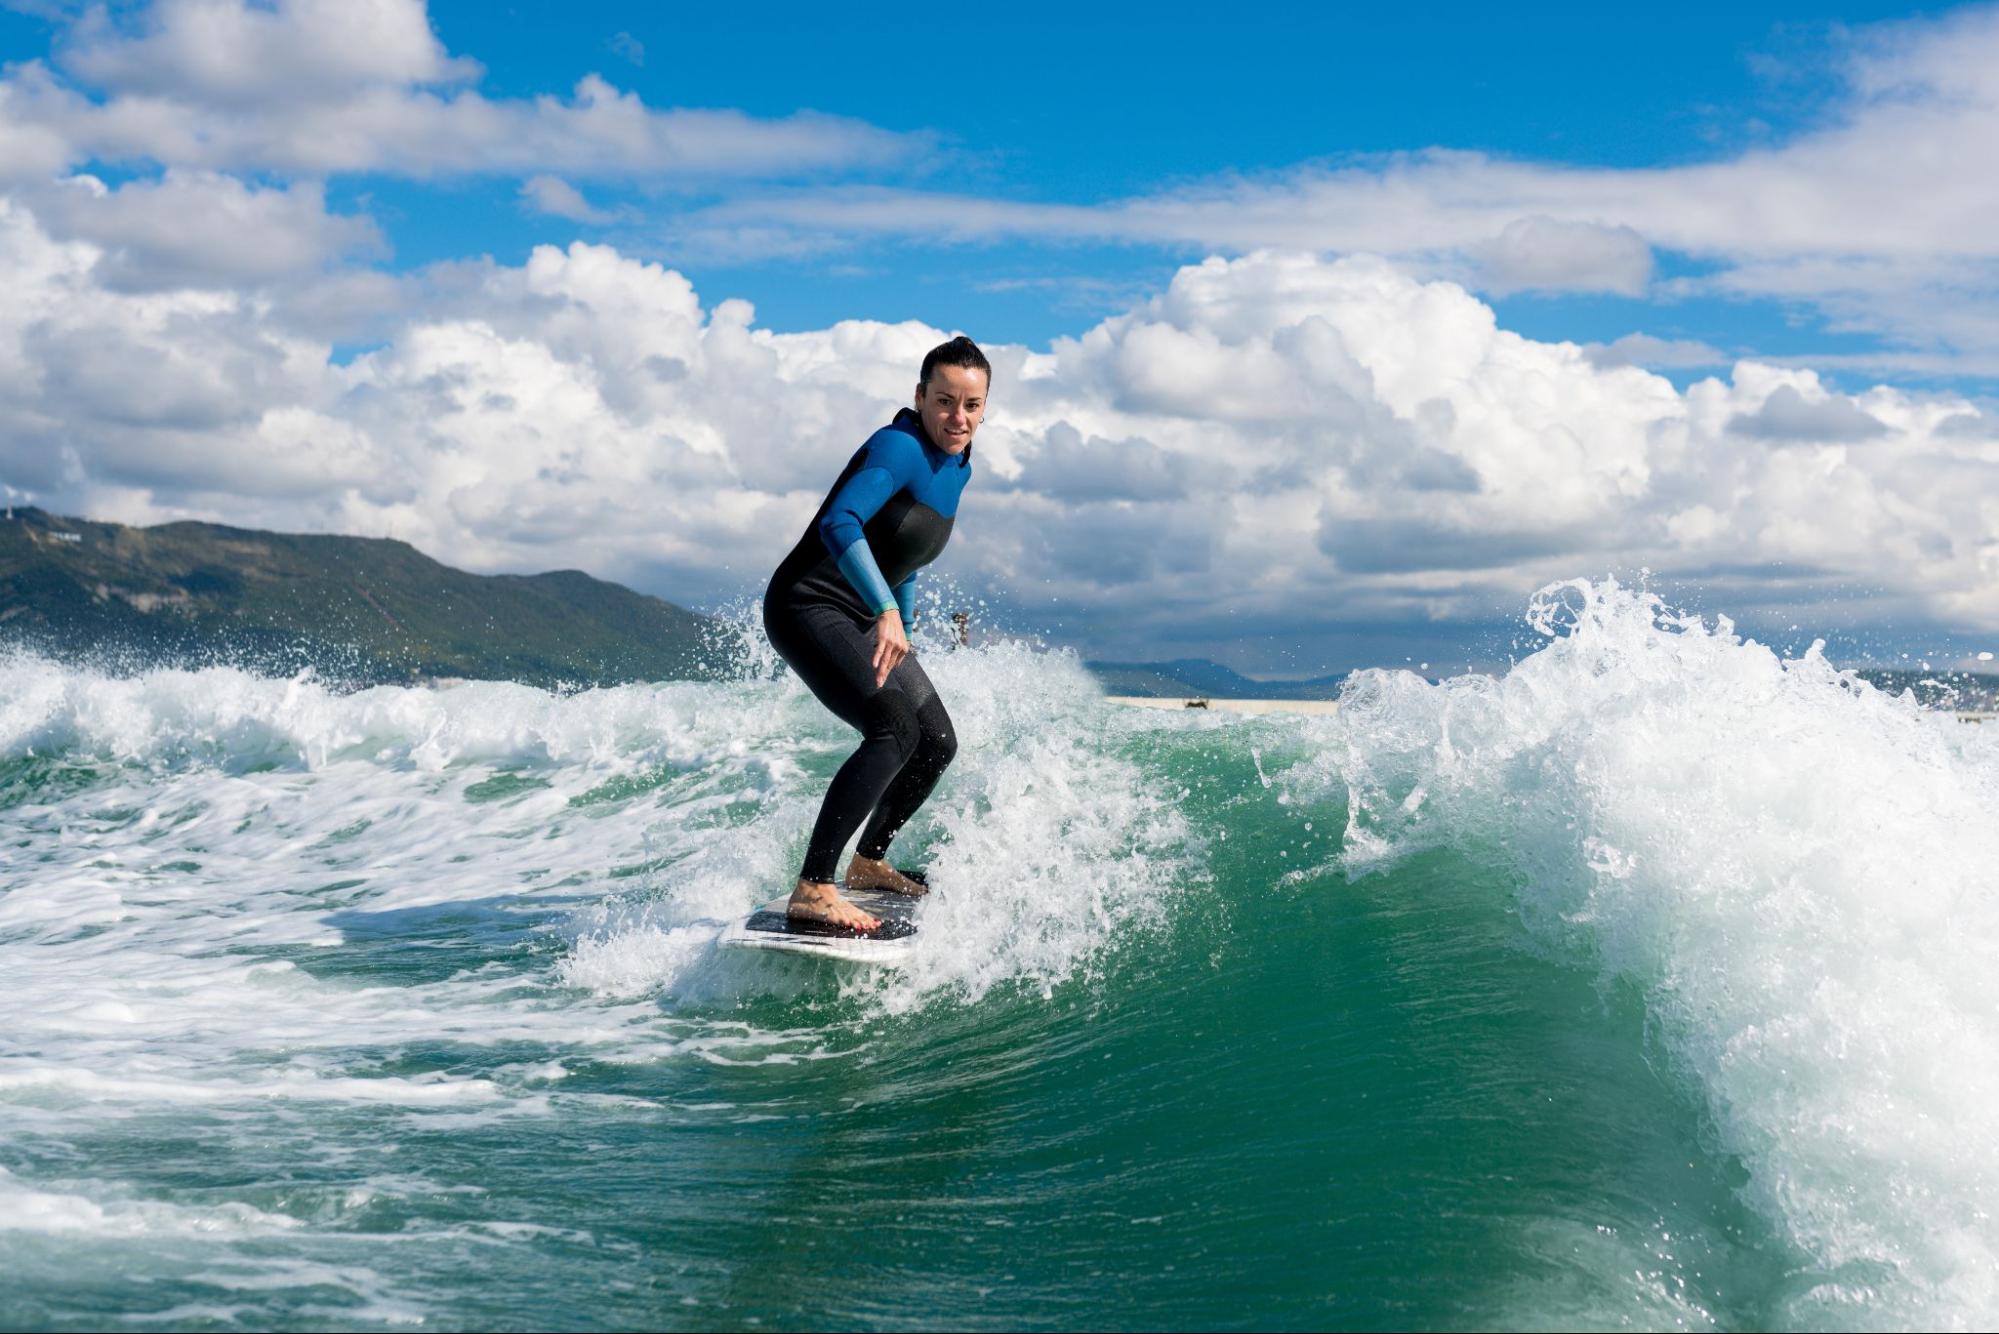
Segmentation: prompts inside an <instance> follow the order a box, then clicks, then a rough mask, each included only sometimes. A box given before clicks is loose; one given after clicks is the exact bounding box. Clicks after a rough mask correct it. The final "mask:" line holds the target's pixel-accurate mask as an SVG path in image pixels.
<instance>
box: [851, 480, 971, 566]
mask: <svg viewBox="0 0 1999 1334" xmlns="http://www.w3.org/2000/svg"><path fill="white" fill-rule="evenodd" d="M954 498H955V497H954ZM953 522H954V519H953V518H952V516H950V515H948V514H939V513H938V512H937V511H936V510H934V509H932V508H931V507H930V506H928V505H926V504H924V503H923V502H922V501H920V500H917V499H915V498H914V497H912V496H910V495H909V493H908V492H902V493H900V494H898V495H894V496H891V497H890V498H889V500H888V503H887V504H885V505H883V506H882V507H881V510H880V511H879V512H878V513H877V514H876V515H875V517H874V518H872V519H869V520H868V521H867V524H866V525H865V526H864V527H863V528H862V530H861V531H862V532H864V533H866V534H867V539H868V547H869V549H870V550H872V551H873V552H874V555H875V560H876V561H878V562H879V563H880V565H881V572H882V577H883V578H885V579H887V580H888V581H889V582H890V583H891V584H899V583H901V582H902V581H903V580H904V579H907V578H908V577H909V576H910V575H912V574H915V573H916V572H917V571H918V570H920V569H922V568H923V567H924V566H926V565H928V564H929V563H930V562H931V561H933V560H936V559H937V557H938V556H940V555H942V554H943V552H944V545H945V543H947V542H949V541H950V540H951V525H952V523H953Z"/></svg>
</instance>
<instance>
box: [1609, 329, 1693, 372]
mask: <svg viewBox="0 0 1999 1334" xmlns="http://www.w3.org/2000/svg"><path fill="white" fill-rule="evenodd" d="M1583 355H1584V356H1586V357H1588V358H1589V359H1590V363H1591V364H1592V365H1595V366H1602V367H1605V368H1609V367H1614V366H1649V367H1653V368H1654V369H1658V370H1689V369H1693V368H1695V367H1699V366H1724V365H1726V364H1728V358H1727V357H1726V356H1724V355H1723V354H1722V352H1721V350H1720V349H1719V348H1716V347H1713V346H1711V345H1710V344H1707V343H1703V342H1701V341H1700V340H1699V339H1695V338H1655V337H1653V336H1652V335H1651V334H1644V333H1629V334H1626V335H1624V337H1622V338H1619V339H1616V340H1615V341H1613V342H1609V343H1585V344H1584V345H1583Z"/></svg>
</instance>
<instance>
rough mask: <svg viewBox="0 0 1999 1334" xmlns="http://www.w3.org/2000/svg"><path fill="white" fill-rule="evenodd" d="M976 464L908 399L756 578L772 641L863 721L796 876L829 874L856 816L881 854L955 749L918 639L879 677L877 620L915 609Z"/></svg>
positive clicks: (867, 845) (826, 695) (834, 706)
mask: <svg viewBox="0 0 1999 1334" xmlns="http://www.w3.org/2000/svg"><path fill="white" fill-rule="evenodd" d="M971 475H972V449H971V446H969V445H968V446H966V447H965V451H964V453H962V454H958V455H951V454H947V453H945V452H944V451H943V450H941V449H939V448H937V446H936V445H934V444H932V443H931V442H930V437H929V435H928V433H926V432H925V431H924V429H923V420H922V418H920V417H918V416H917V415H916V414H915V413H914V412H912V411H910V410H909V409H908V408H904V409H903V410H902V411H900V412H898V413H896V415H895V420H894V421H892V422H890V423H889V424H888V425H887V426H884V427H882V428H881V429H880V430H879V431H876V432H875V433H874V434H873V435H871V436H869V437H868V440H867V443H866V444H864V445H862V446H861V447H860V449H859V450H858V451H857V452H856V453H855V454H854V457H853V458H852V459H851V460H849V462H848V463H847V466H846V469H845V470H844V471H843V472H841V474H840V477H839V480H838V481H836V482H834V483H833V489H832V490H831V491H829V492H828V493H827V495H826V499H825V500H824V501H822V502H821V503H820V506H819V513H818V514H816V515H815V516H813V519H812V523H811V524H810V525H809V526H808V527H807V528H806V530H805V535H804V536H802V537H800V538H799V539H798V545H797V546H795V547H793V548H792V549H791V554H790V555H788V556H786V557H785V558H784V561H783V563H782V564H780V565H779V566H778V567H777V573H775V574H773V575H772V576H771V580H770V587H769V588H768V589H766V590H765V591H764V632H765V633H766V634H768V635H769V636H770V642H771V644H772V645H773V646H774V647H775V648H776V649H777V651H778V653H779V654H781V655H782V656H783V658H784V660H785V661H786V662H787V663H789V664H791V669H792V670H793V671H795V672H797V673H798V676H799V679H800V680H802V681H804V682H805V685H806V688H807V689H809V690H811V691H812V693H813V694H814V695H816V696H818V698H819V702H820V703H822V704H824V705H825V706H826V707H827V708H829V709H831V710H832V711H833V712H834V714H836V715H837V716H838V717H840V718H841V719H842V720H844V721H845V722H846V723H847V724H848V725H849V726H851V727H853V728H854V729H856V730H857V731H859V732H860V734H861V746H860V749H859V750H856V751H855V752H854V753H853V755H852V756H851V757H850V758H849V759H848V760H847V762H846V763H845V764H843V765H841V766H840V771H839V773H837V774H835V775H834V776H833V784H832V786H831V787H829V788H828V789H827V790H826V800H825V802H824V803H822V804H821V806H820V808H819V818H818V820H817V822H815V823H814V825H813V826H812V840H811V842H810V843H808V844H807V845H806V852H805V865H804V869H803V870H801V871H800V873H799V874H800V877H801V878H802V879H805V880H810V881H814V882H818V883H830V882H832V881H833V880H835V879H836V878H837V876H838V873H839V859H840V850H841V849H842V848H844V847H846V845H847V840H848V839H850V838H852V837H853V836H854V831H855V830H856V829H858V828H860V825H861V822H862V821H863V820H866V821H867V828H866V829H864V830H862V831H861V841H860V845H859V847H858V848H857V851H858V852H859V853H860V855H861V856H863V857H868V858H871V859H874V860H880V859H881V858H882V857H883V856H884V854H886V853H887V851H888V845H889V840H891V839H893V838H894V837H895V835H896V831H897V830H899V829H901V828H902V826H903V823H904V822H905V821H907V820H908V819H909V817H910V816H911V815H913V814H915V813H916V809H917V807H919V806H921V805H922V804H923V801H924V798H926V797H928V796H929V795H930V790H931V789H932V788H933V787H935V786H936V785H937V779H938V777H939V776H940V775H942V774H943V772H944V767H945V766H946V765H948V764H949V763H950V762H951V757H952V756H953V755H954V754H956V753H957V749H958V739H957V737H956V735H955V734H953V732H952V731H951V716H950V715H949V714H948V713H946V712H945V711H944V703H943V701H942V700H940V699H938V698H937V691H936V690H935V689H934V688H933V687H932V686H931V684H930V678H929V677H928V676H926V675H924V672H923V668H922V667H921V666H920V665H918V663H917V661H916V655H915V654H914V653H910V654H908V655H906V656H905V657H904V658H903V660H902V661H901V662H900V663H898V664H897V665H896V667H895V669H894V670H893V671H891V672H890V673H889V675H888V680H887V682H885V683H884V684H883V685H880V686H877V685H876V684H875V669H874V652H875V640H874V625H875V617H877V616H878V615H880V614H881V613H882V612H884V611H887V610H888V609H889V608H890V607H896V608H899V609H900V611H901V612H902V622H903V625H904V627H905V628H907V627H909V626H911V625H913V624H914V623H915V610H916V572H917V571H918V570H919V569H921V568H922V567H924V566H925V565H928V564H929V563H930V562H931V561H933V560H936V559H937V556H938V554H939V553H940V552H942V551H943V550H944V544H945V543H946V542H947V541H949V540H950V537H951V524H952V521H953V519H955V518H956V517H957V513H958V496H959V495H960V493H962V492H963V491H964V489H965V482H966V481H967V480H968V479H969V478H970V477H971ZM870 813H872V816H873V818H872V819H870V818H869V816H870Z"/></svg>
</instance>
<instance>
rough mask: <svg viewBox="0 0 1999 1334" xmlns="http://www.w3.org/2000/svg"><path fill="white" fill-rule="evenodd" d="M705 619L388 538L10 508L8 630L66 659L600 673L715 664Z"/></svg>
mask: <svg viewBox="0 0 1999 1334" xmlns="http://www.w3.org/2000/svg"><path fill="white" fill-rule="evenodd" d="M713 628H714V623H713V622H712V621H711V620H710V619H709V618H707V617H705V616H700V615H697V614H696V613H694V612H690V611H687V610H686V609H684V608H681V607H676V606H674V605H673V604H672V603H670V602H663V601H661V600H660V599H658V598H654V597H647V596H644V595H643V594H639V593H634V592H632V591H631V590H630V589H628V588H623V587H621V586H619V585H617V584H612V583H606V582H604V581H603V580H601V579H593V578H591V577H590V576H589V575H587V574H583V573H581V572H580V571H576V570H559V571H556V572H554V573H551V574H536V575H476V574H467V573H465V572H464V571H462V570H454V569H452V568H451V567H450V566H447V565H441V564H439V563H438V562H436V561H434V560H432V559H430V557H428V556H426V555H424V554H423V553H422V552H420V551H418V550H417V549H416V548H415V547H412V546H410V545H409V544H408V543H407V542H396V541H390V540H386V539H381V538H363V537H333V536H323V535H315V534H289V533H266V532H259V531H256V530H253V529H245V528H227V527H223V526H221V525H219V524H208V523H168V524H160V525H158V526H156V527H152V528H128V527H126V526H125V525H123V524H115V523H92V522H90V521H89V520H85V519H71V518H65V517H62V516H60V515H52V514H48V513H45V512H43V511H41V510H38V509H17V510H14V511H12V518H11V519H0V639H6V640H9V641H14V642H25V643H28V644H31V645H33V646H35V647H37V648H40V649H42V650H44V651H48V652H53V653H57V654H61V655H64V656H72V655H76V654H87V655H91V656H93V657H96V658H98V659H100V660H105V661H108V662H115V663H127V664H133V665H155V664H162V665H176V666H196V665H203V664H208V663H215V662H227V663H232V664H235V665H239V666H244V667H249V668H251V669H253V670H259V671H266V672H280V673H287V674H289V673H291V672H295V671H298V670H299V669H301V668H303V667H305V666H308V665H310V666H312V667H313V668H314V669H315V670H316V671H317V672H318V673H319V674H320V675H321V676H323V677H327V678H331V679H334V680H344V681H351V682H355V683H368V682H380V681H409V680H416V679H422V678H426V677H472V678H479V679H486V680H515V681H525V682H530V683H533V684H537V685H560V684H573V685H599V684H609V683H613V682H618V681H655V680H666V679H674V678H705V677H710V676H713V675H715V674H716V668H715V665H714V664H713V662H712V655H711V654H710V653H709V651H708V650H707V647H706V646H707V644H708V643H709V642H710V632H711V631H712V629H713Z"/></svg>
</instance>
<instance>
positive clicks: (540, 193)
mask: <svg viewBox="0 0 1999 1334" xmlns="http://www.w3.org/2000/svg"><path fill="white" fill-rule="evenodd" d="M521 199H522V200H523V201H524V202H526V203H527V204H528V205H529V206H530V207H532V208H533V209H534V210H535V211H536V212H537V213H547V214H549V215H550V216H552V217H557V218H568V219H569V220H570V221H571V222H588V223H604V222H609V221H611V220H612V218H613V217H615V216H616V215H615V214H612V213H609V212H607V211H605V210H603V209H598V208H592V207H591V206H590V201H589V200H587V199H585V198H584V197H583V194H582V192H581V191H580V190H578V189H577V188H576V187H575V186H573V185H571V184H570V183H569V182H568V181H565V180H563V179H562V178H561V177H560V176H530V177H528V179H527V180H525V181H523V182H521Z"/></svg>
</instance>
